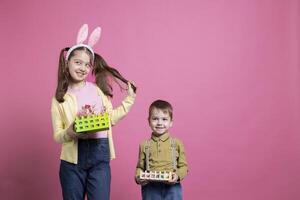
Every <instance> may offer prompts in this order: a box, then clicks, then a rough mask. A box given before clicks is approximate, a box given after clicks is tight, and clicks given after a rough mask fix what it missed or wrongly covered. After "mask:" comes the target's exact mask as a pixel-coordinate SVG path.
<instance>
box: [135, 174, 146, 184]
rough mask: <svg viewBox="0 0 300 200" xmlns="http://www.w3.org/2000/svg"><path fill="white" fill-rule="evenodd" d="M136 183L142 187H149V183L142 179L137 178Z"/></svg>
mask: <svg viewBox="0 0 300 200" xmlns="http://www.w3.org/2000/svg"><path fill="white" fill-rule="evenodd" d="M135 181H136V183H137V184H139V185H141V186H144V185H147V184H148V181H147V180H144V179H140V177H139V176H138V177H135Z"/></svg>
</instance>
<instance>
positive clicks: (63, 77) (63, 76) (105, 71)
mask: <svg viewBox="0 0 300 200" xmlns="http://www.w3.org/2000/svg"><path fill="white" fill-rule="evenodd" d="M68 50H69V48H68V47H67V48H64V49H62V50H61V52H60V56H59V65H58V79H57V88H56V93H55V98H56V100H57V101H58V102H60V103H61V102H64V96H65V94H66V92H67V90H68V86H69V83H70V78H71V77H70V74H69V70H68V65H67V63H66V60H65V55H64V54H65V52H66V51H68ZM77 50H83V51H85V52H87V53H88V54H89V55H90V57H91V58H92V53H91V52H90V51H89V50H88V49H87V48H86V47H79V48H77V49H75V50H73V51H72V52H71V54H70V56H69V60H70V59H71V57H73V56H74V52H75V51H77ZM92 74H93V75H95V79H96V80H95V82H96V84H97V86H98V87H99V88H100V89H101V90H102V91H103V93H104V94H105V95H107V96H110V97H113V93H112V92H113V88H112V86H111V84H110V83H109V78H110V77H112V78H113V79H114V80H115V81H116V82H117V83H118V84H119V82H118V81H117V80H120V81H122V82H123V83H126V84H127V83H128V80H127V79H125V78H124V77H123V76H122V75H121V74H120V73H119V72H118V70H116V69H114V68H112V67H110V66H109V65H107V63H106V62H105V60H104V59H103V58H102V57H101V56H100V55H99V54H97V53H95V54H94V64H93V70H92ZM131 85H132V88H133V90H134V92H136V87H135V86H134V85H133V84H131ZM119 86H120V87H121V88H122V86H121V85H120V84H119Z"/></svg>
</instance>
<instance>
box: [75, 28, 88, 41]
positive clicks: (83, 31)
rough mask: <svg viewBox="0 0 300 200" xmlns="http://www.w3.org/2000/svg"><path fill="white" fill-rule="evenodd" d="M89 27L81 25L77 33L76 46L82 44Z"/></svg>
mask: <svg viewBox="0 0 300 200" xmlns="http://www.w3.org/2000/svg"><path fill="white" fill-rule="evenodd" d="M88 32H89V27H88V25H87V24H83V25H82V26H81V28H80V29H79V31H78V34H77V41H76V44H82V43H83V42H84V41H85V40H86V39H87V36H88Z"/></svg>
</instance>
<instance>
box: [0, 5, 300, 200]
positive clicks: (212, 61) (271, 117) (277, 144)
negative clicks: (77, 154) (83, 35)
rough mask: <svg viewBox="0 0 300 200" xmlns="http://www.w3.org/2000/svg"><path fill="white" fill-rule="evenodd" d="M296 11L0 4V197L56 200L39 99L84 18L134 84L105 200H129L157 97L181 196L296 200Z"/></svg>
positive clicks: (45, 109) (45, 96)
mask: <svg viewBox="0 0 300 200" xmlns="http://www.w3.org/2000/svg"><path fill="white" fill-rule="evenodd" d="M87 2H88V3H87ZM299 13H300V3H299V1H297V0H252V1H249V0H231V1H225V0H214V1H212V0H184V1H183V0H147V1H146V0H144V1H142V0H127V1H121V0H119V1H112V0H110V1H108V0H107V1H105V0H94V1H83V0H76V1H75V0H73V1H58V0H57V1H54V0H52V1H41V0H27V1H22V0H19V1H17V0H1V3H0V22H1V33H0V34H1V41H2V48H1V50H0V51H1V52H0V53H1V57H0V59H1V88H0V89H1V98H0V101H1V115H0V118H1V139H0V146H1V151H0V158H1V159H0V164H1V165H0V194H1V199H5V200H9V199H13V200H15V199H43V200H53V199H60V196H61V191H60V184H59V179H58V167H59V153H60V145H59V144H58V143H56V142H54V140H53V139H52V128H51V119H50V101H51V97H52V96H53V94H54V91H55V87H56V73H57V61H58V54H59V51H60V49H61V48H63V47H65V46H70V45H72V44H73V43H74V41H75V37H76V33H77V30H78V28H79V27H80V26H81V25H82V24H83V23H88V24H89V25H90V27H91V28H94V27H95V26H96V25H100V26H102V28H103V34H102V38H101V41H100V42H99V43H98V45H97V46H96V47H95V50H96V51H97V52H99V53H100V54H101V55H103V57H104V58H106V60H107V62H108V63H109V64H110V65H112V66H115V67H116V68H117V69H119V70H120V72H122V73H123V74H124V75H125V76H126V77H128V78H129V79H131V80H133V81H134V82H135V83H136V85H137V86H138V96H137V99H136V104H135V105H134V107H133V109H132V110H131V112H130V113H129V115H128V116H127V117H126V118H125V119H124V120H123V121H121V122H120V123H119V124H118V125H117V126H116V127H115V128H114V140H115V143H116V151H117V159H116V160H114V161H113V162H112V163H111V166H112V173H113V178H112V191H111V193H112V194H111V199H113V200H118V199H140V188H139V187H138V186H137V185H136V184H135V183H134V181H133V176H134V170H135V164H136V161H137V153H138V144H139V142H141V141H142V140H143V139H145V138H148V137H149V136H150V130H149V128H148V125H147V121H146V118H147V109H148V106H149V104H150V103H151V102H152V101H153V100H156V99H158V98H161V99H166V100H169V101H170V102H171V103H172V104H173V105H174V117H175V118H174V126H173V128H172V130H171V131H172V133H173V135H174V136H176V137H179V138H181V139H182V140H183V142H184V144H185V147H186V152H187V159H188V162H189V166H190V173H189V175H188V176H187V177H186V179H185V180H184V181H183V188H184V197H185V198H184V199H187V200H190V199H191V200H193V199H195V200H198V199H205V200H241V199H243V200H298V199H300V192H299V187H300V175H299V170H300V160H299V159H300V142H299V141H300V137H299V131H300V125H299V111H300V110H299V97H300V93H299V92H300V90H299V83H300V77H299V47H300V42H299V38H300V30H299V27H300V18H299V17H300V16H299ZM115 93H120V92H119V89H118V88H116V89H115ZM123 96H124V94H123ZM123 96H122V95H116V98H115V99H114V100H113V102H114V105H117V104H118V102H120V100H121V98H122V97H123Z"/></svg>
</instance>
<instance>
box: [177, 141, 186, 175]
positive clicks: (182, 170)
mask: <svg viewBox="0 0 300 200" xmlns="http://www.w3.org/2000/svg"><path fill="white" fill-rule="evenodd" d="M177 146H178V159H177V170H176V174H177V175H178V177H179V179H180V181H181V180H183V178H184V177H185V176H186V175H187V173H188V165H187V161H186V157H185V150H184V146H183V143H182V142H181V141H180V140H177Z"/></svg>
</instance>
